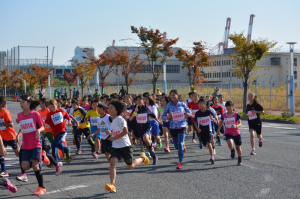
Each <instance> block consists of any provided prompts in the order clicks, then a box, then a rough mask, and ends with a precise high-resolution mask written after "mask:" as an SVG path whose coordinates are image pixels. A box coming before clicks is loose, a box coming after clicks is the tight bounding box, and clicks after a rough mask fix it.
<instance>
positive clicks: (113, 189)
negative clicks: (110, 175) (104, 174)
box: [105, 183, 117, 193]
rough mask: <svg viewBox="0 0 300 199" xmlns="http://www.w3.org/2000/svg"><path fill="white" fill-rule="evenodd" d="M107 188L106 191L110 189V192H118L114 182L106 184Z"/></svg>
mask: <svg viewBox="0 0 300 199" xmlns="http://www.w3.org/2000/svg"><path fill="white" fill-rule="evenodd" d="M105 190H106V191H109V192H111V193H116V192H117V190H116V187H115V185H114V184H113V183H111V184H106V185H105Z"/></svg>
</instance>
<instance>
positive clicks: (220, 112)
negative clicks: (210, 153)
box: [211, 97, 225, 149]
mask: <svg viewBox="0 0 300 199" xmlns="http://www.w3.org/2000/svg"><path fill="white" fill-rule="evenodd" d="M213 103H214V104H213V106H212V108H213V109H214V110H215V111H216V113H217V116H218V120H217V121H216V122H214V125H215V130H218V123H220V121H221V117H222V115H223V113H224V112H225V111H224V108H223V106H221V105H219V98H218V97H213ZM224 130H225V129H224V126H222V127H221V129H220V132H221V133H222V134H224ZM211 142H212V143H214V136H213V137H212V139H211ZM217 143H218V144H219V146H222V142H221V141H220V135H217ZM213 149H215V147H213Z"/></svg>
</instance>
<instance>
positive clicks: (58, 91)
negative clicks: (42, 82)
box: [56, 89, 60, 99]
mask: <svg viewBox="0 0 300 199" xmlns="http://www.w3.org/2000/svg"><path fill="white" fill-rule="evenodd" d="M56 90H57V91H56V92H57V99H60V90H59V89H56Z"/></svg>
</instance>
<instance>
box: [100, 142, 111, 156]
mask: <svg viewBox="0 0 300 199" xmlns="http://www.w3.org/2000/svg"><path fill="white" fill-rule="evenodd" d="M111 145H112V142H111V141H110V140H108V139H106V140H103V139H101V153H106V152H108V153H109V152H110V149H111Z"/></svg>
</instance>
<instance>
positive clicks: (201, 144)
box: [199, 141, 203, 149]
mask: <svg viewBox="0 0 300 199" xmlns="http://www.w3.org/2000/svg"><path fill="white" fill-rule="evenodd" d="M199 147H200V149H202V148H203V143H202V142H201V141H200V142H199Z"/></svg>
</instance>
